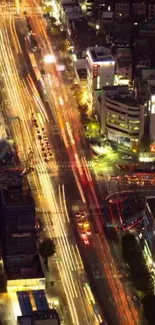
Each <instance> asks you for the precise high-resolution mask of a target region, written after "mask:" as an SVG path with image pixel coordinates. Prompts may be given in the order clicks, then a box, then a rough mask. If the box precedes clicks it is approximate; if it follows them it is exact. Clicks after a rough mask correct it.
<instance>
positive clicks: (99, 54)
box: [87, 46, 114, 62]
mask: <svg viewBox="0 0 155 325" xmlns="http://www.w3.org/2000/svg"><path fill="white" fill-rule="evenodd" d="M87 54H88V56H89V58H90V59H91V61H92V62H114V58H113V56H112V55H111V54H110V50H109V49H108V48H106V47H104V46H95V47H88V49H87Z"/></svg>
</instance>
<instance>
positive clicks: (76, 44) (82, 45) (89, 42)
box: [67, 17, 103, 58]
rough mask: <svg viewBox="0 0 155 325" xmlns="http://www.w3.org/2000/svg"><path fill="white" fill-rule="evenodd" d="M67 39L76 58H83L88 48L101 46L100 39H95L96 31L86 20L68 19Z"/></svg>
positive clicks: (101, 40)
mask: <svg viewBox="0 0 155 325" xmlns="http://www.w3.org/2000/svg"><path fill="white" fill-rule="evenodd" d="M67 37H68V39H69V41H70V43H71V44H72V46H73V49H74V53H75V54H76V56H77V58H85V57H86V50H87V48H88V46H95V45H96V42H97V43H98V44H100V45H101V44H103V38H102V37H98V38H97V37H96V30H95V29H94V28H92V27H91V26H90V25H89V24H88V21H87V19H86V18H83V17H82V18H79V19H70V20H69V21H68V25H67Z"/></svg>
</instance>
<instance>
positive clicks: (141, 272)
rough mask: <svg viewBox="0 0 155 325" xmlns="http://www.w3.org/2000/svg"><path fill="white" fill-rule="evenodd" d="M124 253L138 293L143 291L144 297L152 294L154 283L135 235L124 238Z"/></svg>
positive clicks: (127, 235)
mask: <svg viewBox="0 0 155 325" xmlns="http://www.w3.org/2000/svg"><path fill="white" fill-rule="evenodd" d="M122 253H123V258H124V260H125V262H126V263H127V264H128V266H129V270H130V273H131V276H132V282H133V284H134V286H135V288H136V289H137V291H141V292H142V293H143V295H147V294H152V293H153V291H154V281H153V278H152V275H151V273H150V272H149V270H148V267H147V265H146V262H145V259H144V256H143V251H142V248H141V246H140V243H139V241H138V240H137V238H136V237H135V236H134V235H133V234H130V233H128V234H126V235H124V236H123V237H122Z"/></svg>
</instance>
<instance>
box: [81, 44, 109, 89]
mask: <svg viewBox="0 0 155 325" xmlns="http://www.w3.org/2000/svg"><path fill="white" fill-rule="evenodd" d="M87 61H88V65H89V68H88V85H89V88H90V89H91V91H93V90H97V89H101V88H102V87H104V86H106V85H113V84H114V73H115V71H114V70H115V60H114V58H113V56H112V55H111V53H110V50H109V49H108V48H105V47H103V46H95V47H89V48H88V49H87Z"/></svg>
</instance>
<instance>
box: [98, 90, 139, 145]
mask: <svg viewBox="0 0 155 325" xmlns="http://www.w3.org/2000/svg"><path fill="white" fill-rule="evenodd" d="M100 115H101V129H102V132H103V133H104V134H106V135H107V136H108V138H109V139H111V140H113V141H117V142H118V143H122V144H124V145H126V146H128V147H130V148H132V144H133V142H138V141H139V140H140V139H141V137H142V136H143V133H144V106H143V105H142V104H140V103H139V102H138V101H137V100H136V99H135V97H134V95H133V93H132V92H130V91H129V89H128V86H112V87H108V86H107V87H103V92H102V100H101V114H100Z"/></svg>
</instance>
